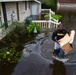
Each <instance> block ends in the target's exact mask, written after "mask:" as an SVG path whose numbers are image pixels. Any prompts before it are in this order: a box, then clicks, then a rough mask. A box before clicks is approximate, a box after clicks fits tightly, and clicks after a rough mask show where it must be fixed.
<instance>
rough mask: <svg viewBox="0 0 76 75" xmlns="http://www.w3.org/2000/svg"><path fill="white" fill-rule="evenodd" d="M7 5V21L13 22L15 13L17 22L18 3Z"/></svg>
mask: <svg viewBox="0 0 76 75" xmlns="http://www.w3.org/2000/svg"><path fill="white" fill-rule="evenodd" d="M5 5H6V14H7V20H11V14H12V12H13V11H14V13H15V18H14V19H16V20H17V10H16V2H13V3H12V2H8V3H5Z"/></svg>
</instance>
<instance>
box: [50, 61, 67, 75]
mask: <svg viewBox="0 0 76 75" xmlns="http://www.w3.org/2000/svg"><path fill="white" fill-rule="evenodd" d="M50 67H51V68H52V70H53V72H52V75H66V68H65V66H64V63H63V62H61V61H57V60H53V64H52V65H50Z"/></svg>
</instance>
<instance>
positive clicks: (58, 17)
mask: <svg viewBox="0 0 76 75" xmlns="http://www.w3.org/2000/svg"><path fill="white" fill-rule="evenodd" d="M52 17H53V18H54V19H56V20H58V21H59V20H60V19H61V18H62V16H61V15H57V14H56V15H52Z"/></svg>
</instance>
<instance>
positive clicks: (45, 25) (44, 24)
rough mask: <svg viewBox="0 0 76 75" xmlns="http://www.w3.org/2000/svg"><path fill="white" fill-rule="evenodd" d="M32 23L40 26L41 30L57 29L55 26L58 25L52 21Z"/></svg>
mask: <svg viewBox="0 0 76 75" xmlns="http://www.w3.org/2000/svg"><path fill="white" fill-rule="evenodd" d="M32 22H33V23H35V24H37V25H40V27H41V28H51V29H54V28H57V26H58V25H59V23H60V22H59V23H57V22H54V21H49V20H48V21H46V20H33V21H32Z"/></svg>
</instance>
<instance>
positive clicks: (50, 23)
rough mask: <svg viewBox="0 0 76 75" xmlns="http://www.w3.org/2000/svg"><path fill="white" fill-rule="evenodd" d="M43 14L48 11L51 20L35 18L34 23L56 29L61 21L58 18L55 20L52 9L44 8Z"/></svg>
mask: <svg viewBox="0 0 76 75" xmlns="http://www.w3.org/2000/svg"><path fill="white" fill-rule="evenodd" d="M41 11H42V14H45V13H48V14H50V17H49V20H33V21H32V22H33V23H36V24H38V25H40V27H41V28H51V29H55V28H57V26H58V25H59V24H60V23H61V22H58V20H55V19H54V18H52V17H51V15H52V14H55V12H53V11H52V10H51V9H42V10H41Z"/></svg>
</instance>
